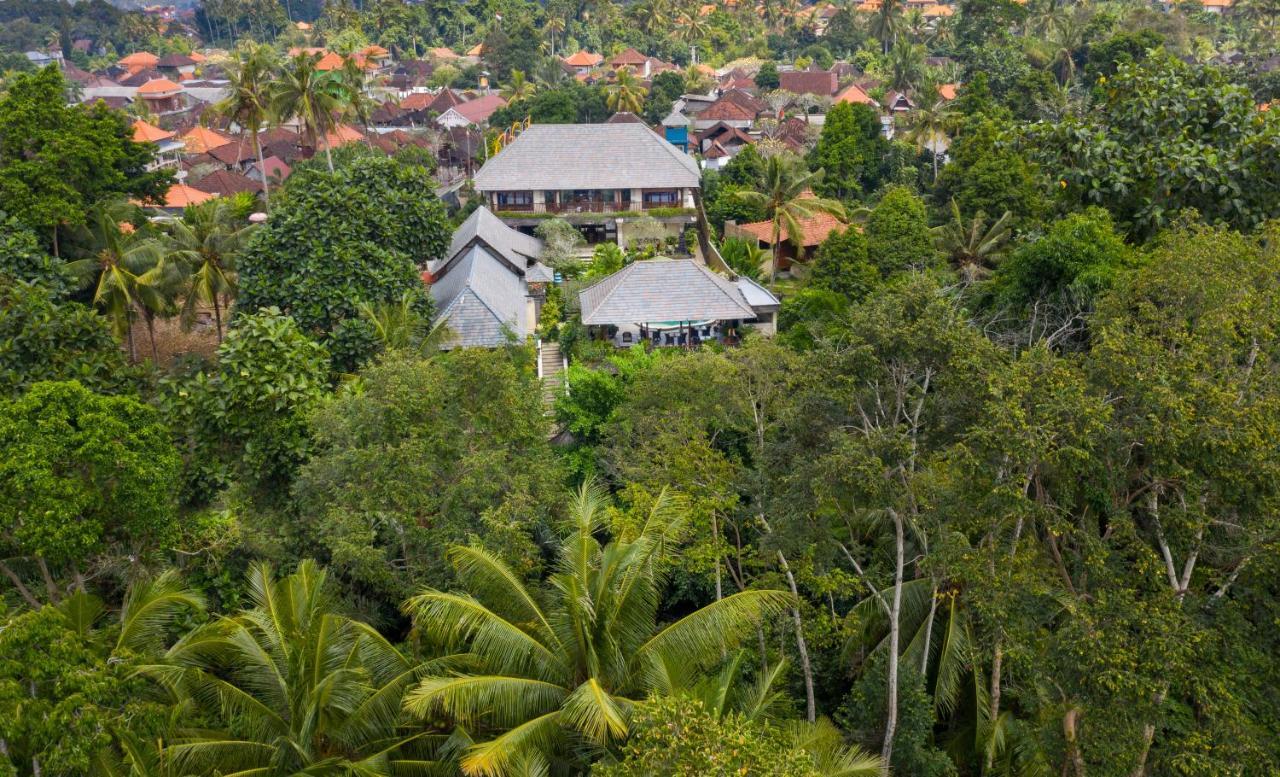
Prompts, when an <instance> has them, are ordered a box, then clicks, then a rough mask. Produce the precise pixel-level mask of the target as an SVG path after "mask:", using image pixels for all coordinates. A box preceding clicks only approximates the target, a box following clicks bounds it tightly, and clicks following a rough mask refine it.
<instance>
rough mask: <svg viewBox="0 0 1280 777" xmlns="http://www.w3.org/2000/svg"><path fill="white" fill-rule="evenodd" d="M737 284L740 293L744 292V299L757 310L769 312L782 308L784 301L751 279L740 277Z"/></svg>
mask: <svg viewBox="0 0 1280 777" xmlns="http://www.w3.org/2000/svg"><path fill="white" fill-rule="evenodd" d="M735 283H736V284H737V286H738V291H740V292H742V298H743V299H745V300H746V301H747V304H748V305H750V306H751V307H753V308H755V309H756V310H758V311H760V310H762V311H765V312H768V311H771V310H777V309H778V308H780V307H782V301H781V300H779V299H778V298H777V297H775V296H773V292H771V291H769V290H768V289H766V288H765V287H763V286H761V285H760V284H758V283H756V282H755V281H753V280H751V279H750V278H747V277H743V276H739V277H738V280H737V281H735Z"/></svg>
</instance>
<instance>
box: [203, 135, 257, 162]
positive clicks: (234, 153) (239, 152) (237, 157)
mask: <svg viewBox="0 0 1280 777" xmlns="http://www.w3.org/2000/svg"><path fill="white" fill-rule="evenodd" d="M205 153H206V154H208V155H209V156H211V157H213V158H214V159H216V160H218V161H219V162H221V163H222V164H224V165H238V164H242V163H244V162H248V161H250V160H252V159H253V158H254V156H253V144H252V143H250V142H249V141H248V140H245V139H244V138H241V139H240V140H238V141H233V142H231V143H223V144H222V145H221V146H214V147H213V148H210V149H207V150H206V151H205Z"/></svg>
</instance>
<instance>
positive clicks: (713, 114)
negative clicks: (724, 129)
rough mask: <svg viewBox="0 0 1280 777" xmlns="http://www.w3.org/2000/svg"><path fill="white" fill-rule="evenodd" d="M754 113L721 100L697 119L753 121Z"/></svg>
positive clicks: (734, 103) (733, 103)
mask: <svg viewBox="0 0 1280 777" xmlns="http://www.w3.org/2000/svg"><path fill="white" fill-rule="evenodd" d="M755 118H756V112H755V111H752V110H750V109H748V108H745V107H743V106H742V105H739V104H738V103H736V102H734V101H732V100H725V99H723V98H721V99H719V100H716V101H715V102H713V103H712V104H711V106H710V107H709V108H707V109H706V110H705V111H703V112H702V113H699V114H698V119H699V120H700V121H701V120H706V121H755Z"/></svg>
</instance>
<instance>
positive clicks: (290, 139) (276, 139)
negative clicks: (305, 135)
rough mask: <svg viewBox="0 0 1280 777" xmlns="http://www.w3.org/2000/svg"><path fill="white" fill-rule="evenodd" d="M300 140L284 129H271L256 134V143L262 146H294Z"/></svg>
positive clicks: (299, 137) (296, 134)
mask: <svg viewBox="0 0 1280 777" xmlns="http://www.w3.org/2000/svg"><path fill="white" fill-rule="evenodd" d="M300 139H301V136H300V135H299V134H298V133H296V132H294V131H293V130H291V129H286V128H284V127H272V128H271V129H266V130H263V131H262V132H259V133H258V142H259V143H261V144H262V145H264V146H265V145H267V144H268V143H293V144H295V145H296V144H297V143H298V142H299V140H300Z"/></svg>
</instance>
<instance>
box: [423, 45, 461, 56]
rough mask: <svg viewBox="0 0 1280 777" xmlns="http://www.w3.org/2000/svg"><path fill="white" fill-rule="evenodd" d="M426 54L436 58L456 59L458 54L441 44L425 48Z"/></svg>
mask: <svg viewBox="0 0 1280 777" xmlns="http://www.w3.org/2000/svg"><path fill="white" fill-rule="evenodd" d="M427 54H429V55H430V56H433V57H435V58H436V59H458V58H459V57H458V54H457V52H455V51H454V50H453V49H447V48H445V47H443V46H437V47H436V48H434V49H427Z"/></svg>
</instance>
